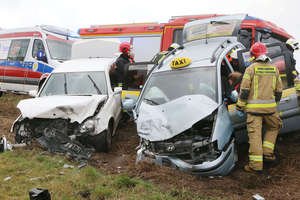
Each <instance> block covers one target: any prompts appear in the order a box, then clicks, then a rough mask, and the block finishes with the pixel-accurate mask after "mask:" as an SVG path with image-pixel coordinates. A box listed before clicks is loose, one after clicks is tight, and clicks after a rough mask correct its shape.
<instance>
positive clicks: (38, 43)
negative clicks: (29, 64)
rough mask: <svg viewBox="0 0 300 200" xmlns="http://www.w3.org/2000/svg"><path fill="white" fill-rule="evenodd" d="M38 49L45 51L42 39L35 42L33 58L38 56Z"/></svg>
mask: <svg viewBox="0 0 300 200" xmlns="http://www.w3.org/2000/svg"><path fill="white" fill-rule="evenodd" d="M38 51H44V52H45V48H44V44H43V41H42V40H39V39H35V40H34V43H33V48H32V57H33V58H36V57H37V53H38Z"/></svg>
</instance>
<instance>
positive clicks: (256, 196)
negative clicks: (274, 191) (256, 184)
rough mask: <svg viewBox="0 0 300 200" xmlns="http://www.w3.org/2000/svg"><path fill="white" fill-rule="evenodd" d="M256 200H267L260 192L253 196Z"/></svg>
mask: <svg viewBox="0 0 300 200" xmlns="http://www.w3.org/2000/svg"><path fill="white" fill-rule="evenodd" d="M252 197H253V199H254V200H265V198H263V197H262V196H260V195H259V194H255V195H253V196H252Z"/></svg>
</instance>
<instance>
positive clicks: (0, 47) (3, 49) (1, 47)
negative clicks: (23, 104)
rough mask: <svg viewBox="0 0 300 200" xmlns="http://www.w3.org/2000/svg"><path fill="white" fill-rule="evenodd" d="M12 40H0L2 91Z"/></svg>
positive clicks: (0, 85) (0, 84)
mask: <svg viewBox="0 0 300 200" xmlns="http://www.w3.org/2000/svg"><path fill="white" fill-rule="evenodd" d="M10 43H11V40H6V39H4V40H0V90H2V89H3V88H2V84H3V81H4V71H5V70H4V69H5V68H6V65H7V56H8V50H9V46H10Z"/></svg>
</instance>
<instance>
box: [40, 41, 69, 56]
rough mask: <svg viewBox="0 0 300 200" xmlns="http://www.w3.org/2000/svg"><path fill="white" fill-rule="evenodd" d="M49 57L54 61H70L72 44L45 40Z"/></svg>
mask: <svg viewBox="0 0 300 200" xmlns="http://www.w3.org/2000/svg"><path fill="white" fill-rule="evenodd" d="M46 41H47V44H48V47H49V51H50V55H51V58H52V59H55V60H70V59H71V48H72V44H71V43H68V42H63V41H59V40H52V39H46Z"/></svg>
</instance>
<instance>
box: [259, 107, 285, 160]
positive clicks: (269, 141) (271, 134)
mask: <svg viewBox="0 0 300 200" xmlns="http://www.w3.org/2000/svg"><path fill="white" fill-rule="evenodd" d="M264 121H265V124H266V133H265V136H264V142H263V154H264V162H275V161H276V156H275V155H274V148H275V143H276V139H277V135H278V131H279V129H280V128H281V127H282V122H281V119H280V118H279V116H278V114H277V113H274V114H273V115H268V116H264Z"/></svg>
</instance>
